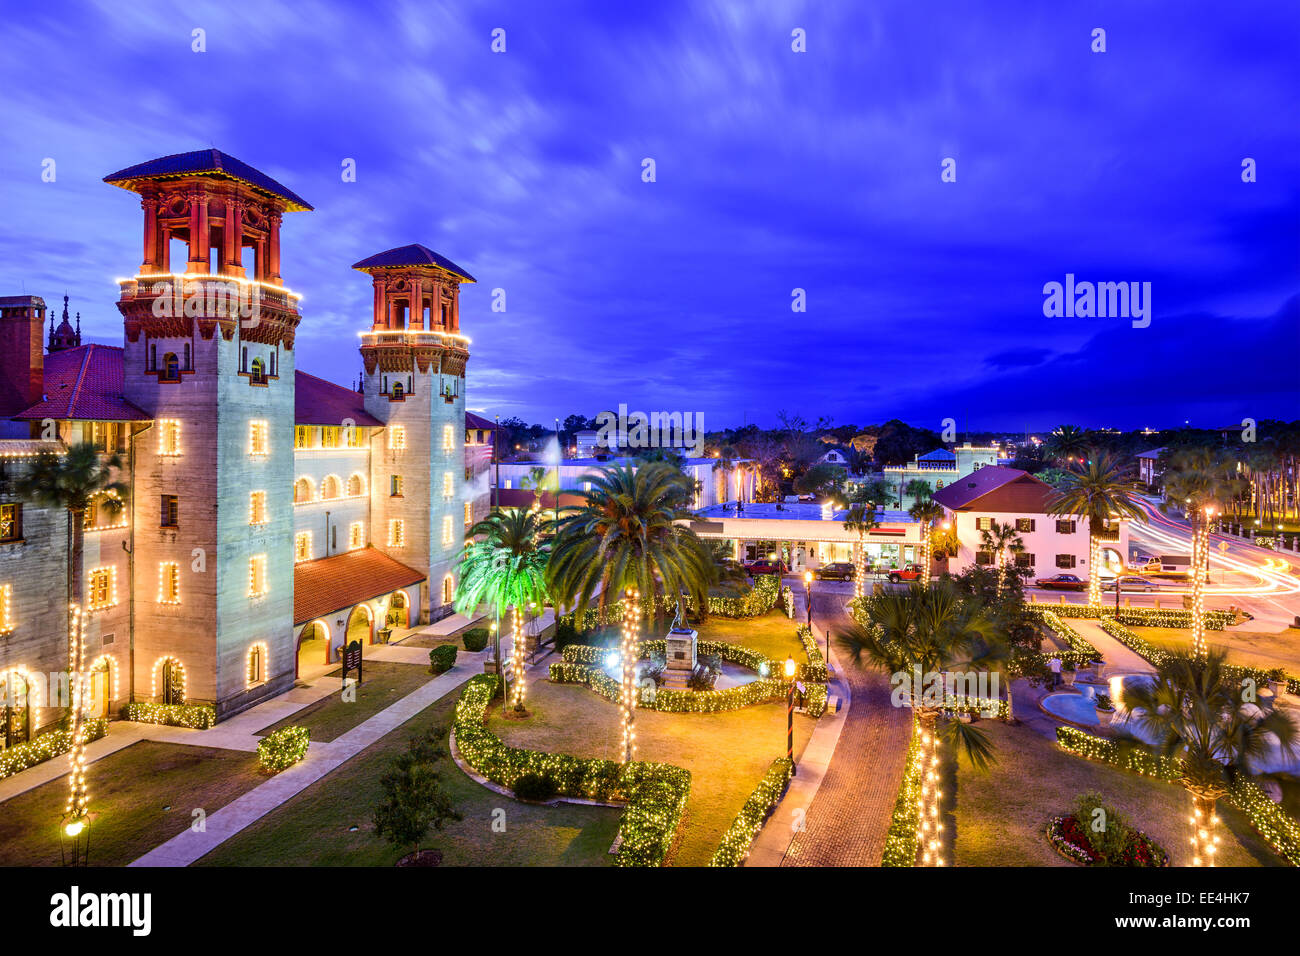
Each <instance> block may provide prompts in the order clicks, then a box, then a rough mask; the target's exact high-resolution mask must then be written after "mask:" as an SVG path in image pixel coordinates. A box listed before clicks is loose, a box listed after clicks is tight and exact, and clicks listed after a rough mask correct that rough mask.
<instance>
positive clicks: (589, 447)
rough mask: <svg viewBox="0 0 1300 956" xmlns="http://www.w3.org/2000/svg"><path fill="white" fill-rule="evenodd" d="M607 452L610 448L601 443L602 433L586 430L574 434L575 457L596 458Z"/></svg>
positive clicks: (590, 429)
mask: <svg viewBox="0 0 1300 956" xmlns="http://www.w3.org/2000/svg"><path fill="white" fill-rule="evenodd" d="M606 451H608V448H607V447H606V445H605V444H604V443H603V442H601V440H600V432H598V431H596V430H595V429H593V428H584V429H583V430H582V431H580V432H574V433H573V457H575V458H595V457H596V456H597V455H599V454H602V453H603V452H606Z"/></svg>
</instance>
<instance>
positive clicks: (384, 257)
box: [352, 242, 475, 282]
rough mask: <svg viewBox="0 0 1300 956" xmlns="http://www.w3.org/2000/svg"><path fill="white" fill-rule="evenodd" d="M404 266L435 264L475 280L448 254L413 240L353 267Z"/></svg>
mask: <svg viewBox="0 0 1300 956" xmlns="http://www.w3.org/2000/svg"><path fill="white" fill-rule="evenodd" d="M403 266H435V267H436V268H439V269H445V270H446V271H448V272H450V273H452V274H453V275H458V276H460V277H461V279H463V280H464V281H466V282H473V281H475V280H474V277H473V276H472V275H470V274H469V273H468V272H466V271H465V270H464V269H462V268H461V267H460V266H458V265H456V263H454V262H452V261H451V260H450V259H448V258H447V257H446V256H444V255H442V254H441V253H437V252H434V251H433V250H432V249H430V248H429V247H428V246H422V245H420V244H419V243H418V242H413V243H411V244H410V245H409V246H398V247H397V248H395V249H385V250H384V251H383V252H378V253H376V254H375V255H373V256H370V257H369V258H366V259H362V260H361V261H360V262H357V263H354V264H353V266H352V268H354V269H359V270H360V271H362V272H369V271H370V270H372V269H397V268H401V267H403Z"/></svg>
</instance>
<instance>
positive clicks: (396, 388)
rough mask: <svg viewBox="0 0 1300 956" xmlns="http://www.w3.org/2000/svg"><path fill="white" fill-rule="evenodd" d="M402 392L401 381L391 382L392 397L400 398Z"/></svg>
mask: <svg viewBox="0 0 1300 956" xmlns="http://www.w3.org/2000/svg"><path fill="white" fill-rule="evenodd" d="M402 392H403V389H402V383H401V382H394V383H393V398H401V397H402Z"/></svg>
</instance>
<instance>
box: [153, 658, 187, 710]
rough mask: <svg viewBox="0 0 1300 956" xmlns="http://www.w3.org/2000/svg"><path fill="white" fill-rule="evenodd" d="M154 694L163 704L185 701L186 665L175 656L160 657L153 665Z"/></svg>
mask: <svg viewBox="0 0 1300 956" xmlns="http://www.w3.org/2000/svg"><path fill="white" fill-rule="evenodd" d="M152 690H153V694H152V696H153V697H154V698H156V699H157V700H158V702H159V703H161V704H183V703H185V694H186V690H185V665H184V664H182V663H181V662H180V661H178V660H177V659H176V658H174V657H160V658H158V660H157V661H155V662H154V665H153V688H152Z"/></svg>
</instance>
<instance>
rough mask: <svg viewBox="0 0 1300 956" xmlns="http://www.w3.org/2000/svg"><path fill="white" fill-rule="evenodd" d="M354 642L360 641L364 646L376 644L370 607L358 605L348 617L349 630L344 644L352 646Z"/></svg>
mask: <svg viewBox="0 0 1300 956" xmlns="http://www.w3.org/2000/svg"><path fill="white" fill-rule="evenodd" d="M353 641H360V642H361V644H362V645H363V646H364V645H366V644H373V643H374V642H375V628H374V617H373V615H372V614H371V612H370V607H369V606H368V605H365V604H358V605H357V606H356V607H354V608H353V609H352V613H351V614H349V615H348V628H347V632H346V637H345V638H344V641H343V643H344V644H351V643H352V642H353Z"/></svg>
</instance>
